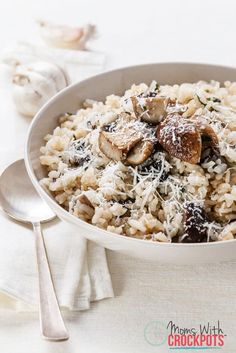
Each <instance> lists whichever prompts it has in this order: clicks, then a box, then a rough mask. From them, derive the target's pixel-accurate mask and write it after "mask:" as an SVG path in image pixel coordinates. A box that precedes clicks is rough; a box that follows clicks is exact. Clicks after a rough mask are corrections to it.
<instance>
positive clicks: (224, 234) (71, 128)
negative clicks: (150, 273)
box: [40, 81, 236, 242]
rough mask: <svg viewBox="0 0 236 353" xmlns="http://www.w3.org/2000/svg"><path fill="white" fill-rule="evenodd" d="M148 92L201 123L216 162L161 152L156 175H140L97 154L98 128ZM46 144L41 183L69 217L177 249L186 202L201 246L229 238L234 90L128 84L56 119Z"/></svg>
mask: <svg viewBox="0 0 236 353" xmlns="http://www.w3.org/2000/svg"><path fill="white" fill-rule="evenodd" d="M154 89H156V90H158V94H160V95H162V96H166V97H169V98H170V99H171V100H173V101H176V100H177V101H176V103H177V104H176V105H175V107H174V108H173V110H174V109H177V108H178V109H179V110H181V112H182V113H183V117H184V118H187V119H190V120H193V121H194V119H195V118H196V117H198V116H204V119H206V120H207V122H208V124H209V125H210V126H211V128H212V129H213V130H214V132H215V133H216V135H217V137H218V141H219V151H220V157H222V158H217V159H210V160H209V159H208V160H205V161H203V162H200V163H198V164H190V163H187V162H184V161H181V160H180V159H177V158H175V157H173V156H171V155H170V154H169V153H167V152H166V151H165V150H164V149H163V150H157V151H156V152H154V153H153V155H152V160H154V161H156V162H158V163H159V164H158V165H159V167H160V168H156V167H153V166H152V165H151V166H149V167H148V168H145V162H144V167H143V168H141V167H140V166H136V167H135V166H129V165H125V163H122V162H121V161H114V160H112V159H109V158H107V157H106V156H105V155H104V154H103V153H102V152H101V151H100V149H99V144H98V136H99V132H100V130H101V127H102V126H104V125H107V124H111V123H112V122H114V121H115V120H116V118H117V115H118V114H120V113H122V112H129V113H131V114H132V115H133V114H134V113H133V106H132V104H131V100H130V97H131V96H134V95H139V94H141V93H143V92H147V91H152V90H154ZM45 141H46V144H45V146H43V147H42V148H41V153H42V156H41V157H40V161H41V164H42V165H44V166H45V167H46V169H47V171H48V176H47V177H46V178H44V179H43V180H42V181H41V183H42V185H44V187H45V188H46V189H47V190H48V191H49V192H51V193H52V194H53V195H54V197H55V199H56V201H57V202H58V203H59V204H60V205H61V206H62V207H64V208H65V209H66V210H68V211H69V212H70V213H72V214H73V215H74V216H76V217H79V218H80V219H82V220H84V221H86V222H89V223H91V224H93V225H95V226H97V227H100V228H103V229H106V230H108V231H111V232H114V233H117V234H122V235H125V236H129V237H136V238H142V239H143V238H144V239H149V240H153V241H159V242H168V241H179V242H180V241H184V238H185V237H186V234H185V229H184V224H185V217H186V215H185V212H186V211H185V204H186V202H193V203H194V204H196V205H197V207H202V208H204V210H205V212H206V214H207V215H209V220H208V221H206V222H205V223H206V224H205V226H206V227H207V239H206V240H204V241H216V240H228V239H234V237H236V185H235V181H236V83H231V82H228V81H227V82H225V84H224V86H222V87H221V86H220V83H219V82H216V81H211V82H210V83H207V82H204V81H200V82H197V83H194V84H189V83H183V84H181V85H173V86H169V85H163V86H157V85H156V82H152V83H151V85H150V86H147V85H146V84H144V83H142V84H140V85H133V86H132V87H131V88H130V89H129V90H127V91H126V92H125V94H124V96H122V97H119V96H115V95H110V96H108V97H107V98H106V101H105V102H96V101H93V100H86V101H85V102H84V106H83V108H81V109H79V110H78V111H77V112H76V113H75V114H69V113H67V114H65V115H63V116H62V117H60V118H59V126H58V127H56V128H55V130H54V131H53V133H52V134H49V135H47V136H46V137H45ZM155 165H156V164H155ZM163 173H164V174H163ZM163 175H165V177H163Z"/></svg>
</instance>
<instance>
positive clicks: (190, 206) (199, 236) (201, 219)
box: [182, 202, 208, 243]
mask: <svg viewBox="0 0 236 353" xmlns="http://www.w3.org/2000/svg"><path fill="white" fill-rule="evenodd" d="M184 218H185V223H184V230H185V234H184V236H183V239H182V242H183V243H201V242H203V241H207V222H208V219H207V215H206V212H205V210H204V209H203V207H202V206H201V205H198V204H196V203H195V202H187V203H186V204H185V215H184Z"/></svg>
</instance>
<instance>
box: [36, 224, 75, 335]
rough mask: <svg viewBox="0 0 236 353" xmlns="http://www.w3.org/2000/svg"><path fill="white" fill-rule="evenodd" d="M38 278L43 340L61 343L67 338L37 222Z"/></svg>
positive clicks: (39, 226)
mask: <svg viewBox="0 0 236 353" xmlns="http://www.w3.org/2000/svg"><path fill="white" fill-rule="evenodd" d="M33 229H34V233H35V244H36V254H37V263H38V276H39V301H40V306H39V319H40V326H41V332H42V336H43V338H45V339H47V340H50V341H63V340H67V339H68V338H69V335H68V332H67V330H66V328H65V325H64V322H63V319H62V316H61V312H60V308H59V305H58V302H57V298H56V294H55V290H54V287H53V283H52V277H51V273H50V269H49V265H48V259H47V254H46V249H45V244H44V240H43V234H42V231H41V225H40V223H39V222H35V223H33Z"/></svg>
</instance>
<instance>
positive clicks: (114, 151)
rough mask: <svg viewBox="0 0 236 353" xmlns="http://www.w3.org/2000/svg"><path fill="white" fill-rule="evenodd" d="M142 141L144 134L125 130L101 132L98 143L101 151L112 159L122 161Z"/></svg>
mask: <svg viewBox="0 0 236 353" xmlns="http://www.w3.org/2000/svg"><path fill="white" fill-rule="evenodd" d="M141 139H142V134H141V133H140V132H138V131H135V130H133V129H129V128H124V129H121V130H118V131H115V132H107V131H100V134H99V138H98V143H99V148H100V150H101V151H102V152H103V153H104V154H105V155H106V156H107V157H108V158H110V159H113V160H115V161H122V160H125V159H126V156H127V153H128V152H129V151H130V150H131V149H132V148H133V147H134V146H135V145H136V144H137V143H138V142H139V141H141Z"/></svg>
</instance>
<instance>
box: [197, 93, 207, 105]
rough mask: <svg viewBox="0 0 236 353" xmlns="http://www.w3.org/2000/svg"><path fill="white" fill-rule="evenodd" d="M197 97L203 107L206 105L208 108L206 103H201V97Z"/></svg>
mask: <svg viewBox="0 0 236 353" xmlns="http://www.w3.org/2000/svg"><path fill="white" fill-rule="evenodd" d="M196 96H197V99H198V100H199V102H200V103H201V104H202V105H204V107H205V106H206V103H204V102H202V101H201V98H200V97H199V95H198V94H196Z"/></svg>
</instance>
